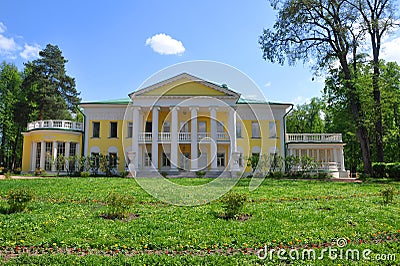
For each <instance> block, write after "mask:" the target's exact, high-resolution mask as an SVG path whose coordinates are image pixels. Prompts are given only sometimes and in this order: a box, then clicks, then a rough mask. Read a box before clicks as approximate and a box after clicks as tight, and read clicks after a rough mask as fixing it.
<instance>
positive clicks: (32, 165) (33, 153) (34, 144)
mask: <svg viewBox="0 0 400 266" xmlns="http://www.w3.org/2000/svg"><path fill="white" fill-rule="evenodd" d="M36 149H37V143H36V142H32V155H31V171H35V167H36V153H37V150H36Z"/></svg>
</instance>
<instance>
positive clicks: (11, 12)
mask: <svg viewBox="0 0 400 266" xmlns="http://www.w3.org/2000/svg"><path fill="white" fill-rule="evenodd" d="M274 19H275V15H274V13H273V11H272V9H271V8H270V6H269V4H268V2H267V1H265V0H252V1H239V0H230V1H227V0H218V1H215V0H214V1H210V0H202V1H199V0H191V1H188V0H180V1H179V0H168V1H165V0H158V1H156V0H135V1H82V0H78V1H76V0H69V1H50V0H46V1H45V0H40V1H22V0H2V4H1V8H0V61H3V60H5V61H7V62H13V63H15V64H16V65H17V66H18V67H19V68H20V69H22V68H23V62H27V61H29V60H33V59H35V58H36V56H37V52H38V50H40V49H42V48H44V47H45V46H46V44H48V43H51V44H54V45H58V46H59V47H60V49H61V51H62V52H63V55H64V57H65V58H66V59H67V60H68V61H69V62H68V63H67V71H68V74H69V75H70V76H72V77H75V79H76V83H77V89H78V90H79V91H81V97H82V99H83V101H91V100H104V99H115V98H123V97H126V96H127V94H128V93H130V92H132V91H134V90H136V89H137V88H139V87H140V86H141V84H142V83H143V82H144V81H145V80H146V79H147V78H148V77H150V76H151V75H153V74H154V73H156V72H157V71H159V70H161V69H164V68H166V67H168V66H170V65H174V64H179V63H181V62H185V61H192V60H211V61H217V62H221V63H224V64H228V65H231V66H233V67H235V68H237V69H239V70H241V71H242V72H244V73H245V74H247V75H248V76H249V77H250V78H251V79H252V80H254V82H255V83H256V84H257V85H258V86H259V88H260V89H261V90H262V91H263V93H264V95H265V97H266V98H267V99H268V100H270V101H278V102H292V103H296V104H297V103H302V102H304V101H305V100H307V99H309V98H311V97H314V96H319V95H320V91H321V90H322V88H323V82H322V80H321V79H318V78H317V79H314V80H313V79H312V78H313V75H312V72H311V71H310V69H309V67H308V66H303V65H302V64H301V63H300V64H298V65H297V66H295V67H289V66H283V67H282V66H280V65H278V64H272V63H269V62H266V61H264V60H263V59H262V53H261V50H260V48H259V45H258V36H259V35H260V34H261V32H262V30H263V28H265V27H270V26H272V24H273V22H274ZM397 36H398V35H397ZM398 51H400V38H392V39H390V40H388V41H387V44H386V46H385V51H384V55H385V56H386V57H387V59H389V60H398V62H400V53H399V52H398ZM210 73H211V75H210V76H200V77H201V78H205V79H209V80H212V81H215V82H217V83H226V84H228V86H229V87H230V88H232V89H234V90H236V91H238V92H241V93H242V94H246V93H247V90H248V88H246V87H244V86H245V85H242V84H240V83H237V82H235V81H234V79H229V80H228V79H226V77H221V76H218V77H216V75H215V73H214V75H212V71H210ZM192 74H197V73H192ZM225 79H226V80H225ZM230 80H231V82H230Z"/></svg>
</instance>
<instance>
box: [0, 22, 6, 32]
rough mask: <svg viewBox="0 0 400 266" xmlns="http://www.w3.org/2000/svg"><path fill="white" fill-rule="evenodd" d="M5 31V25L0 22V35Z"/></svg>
mask: <svg viewBox="0 0 400 266" xmlns="http://www.w3.org/2000/svg"><path fill="white" fill-rule="evenodd" d="M6 29H7V27H6V25H4V24H3V22H0V33H3V32H5V31H6Z"/></svg>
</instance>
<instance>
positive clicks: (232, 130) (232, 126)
mask: <svg viewBox="0 0 400 266" xmlns="http://www.w3.org/2000/svg"><path fill="white" fill-rule="evenodd" d="M228 131H229V132H228V134H229V139H230V153H229V162H230V167H231V169H232V168H233V166H234V163H235V162H234V160H233V157H232V156H233V154H234V153H235V152H236V151H237V150H236V110H235V109H233V108H231V107H230V108H229V111H228ZM236 164H237V163H236Z"/></svg>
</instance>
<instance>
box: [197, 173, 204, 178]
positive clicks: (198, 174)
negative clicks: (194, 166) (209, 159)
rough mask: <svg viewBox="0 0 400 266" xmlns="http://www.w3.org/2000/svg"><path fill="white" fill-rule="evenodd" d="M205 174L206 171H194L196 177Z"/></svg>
mask: <svg viewBox="0 0 400 266" xmlns="http://www.w3.org/2000/svg"><path fill="white" fill-rule="evenodd" d="M205 175H206V171H196V177H199V178H202V177H204V176H205Z"/></svg>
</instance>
